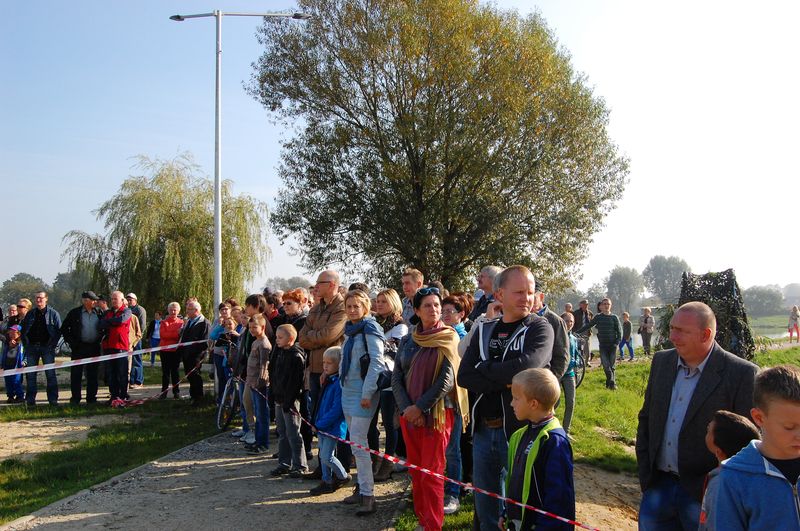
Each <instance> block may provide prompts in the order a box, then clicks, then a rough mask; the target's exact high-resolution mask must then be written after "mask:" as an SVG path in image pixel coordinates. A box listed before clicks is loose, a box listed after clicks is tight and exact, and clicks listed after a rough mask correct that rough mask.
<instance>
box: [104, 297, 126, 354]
mask: <svg viewBox="0 0 800 531" xmlns="http://www.w3.org/2000/svg"><path fill="white" fill-rule="evenodd" d="M131 315H132V314H131V310H130V308H128V307H127V306H125V307H122V308H119V309H118V310H108V311H107V312H106V313H105V314H103V317H102V318H101V319H100V329H101V330H103V331H105V336H104V337H103V343H102V347H103V349H104V350H105V349H109V350H111V349H114V350H123V351H125V350H130V339H129V333H130V327H131Z"/></svg>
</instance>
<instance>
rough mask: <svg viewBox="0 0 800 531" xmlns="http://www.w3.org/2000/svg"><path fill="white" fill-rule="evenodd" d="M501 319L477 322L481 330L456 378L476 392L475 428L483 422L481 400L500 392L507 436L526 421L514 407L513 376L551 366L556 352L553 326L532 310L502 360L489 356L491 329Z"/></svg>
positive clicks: (492, 329) (511, 340) (474, 335)
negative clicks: (512, 393)
mask: <svg viewBox="0 0 800 531" xmlns="http://www.w3.org/2000/svg"><path fill="white" fill-rule="evenodd" d="M498 322H500V319H499V318H498V319H492V320H489V321H484V322H481V323H480V324H476V325H475V326H477V327H478V330H477V331H476V332H475V333H474V334H473V336H472V340H471V341H470V344H469V347H467V351H466V352H465V353H464V358H463V359H462V360H461V366H460V367H459V370H458V377H457V379H456V382H457V383H458V385H460V386H461V387H464V388H465V389H467V390H469V391H471V392H473V393H475V394H476V398H475V402H474V403H473V405H472V415H471V418H472V419H473V422H472V429H473V431H474V430H475V424H476V423H477V422H480V421H481V419H480V418H479V417H480V415H477V416H476V413H477V411H478V407H477V406H478V403H479V402H480V401H481V400H482V399H483V398H484V395H486V394H487V393H492V394H493V395H494V394H497V393H499V394H500V395H501V397H500V399H501V401H502V406H503V429H504V431H505V436H506V439H508V438H509V437H511V434H512V433H514V432H515V431H516V430H518V429H520V428H521V427H523V426H524V425H525V421H519V420H517V418H516V417H515V416H514V411H513V410H512V409H511V379H512V378H514V376H515V375H516V374H517V373H519V372H521V371H524V370H525V369H533V368H550V359H551V357H552V355H553V327H552V326H550V323H548V322H547V320H546V319H545V318H544V317H539V316H538V315H536V314H534V313H532V314H530V315H528V317H526V318H525V319H524V320H523V321H522V322H521V323H520V325H519V326H518V327H517V329H516V330H515V331H514V333H513V334H512V335H511V339H510V340H509V342H508V345H507V346H506V350H505V352H504V353H503V356H502V358H501V359H500V360H499V361H495V360H490V359H489V340H490V339H491V338H492V331H494V327H495V326H497V323H498Z"/></svg>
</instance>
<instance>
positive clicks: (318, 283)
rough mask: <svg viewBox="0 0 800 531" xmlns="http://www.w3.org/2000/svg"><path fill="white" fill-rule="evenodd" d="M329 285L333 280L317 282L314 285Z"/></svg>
mask: <svg viewBox="0 0 800 531" xmlns="http://www.w3.org/2000/svg"><path fill="white" fill-rule="evenodd" d="M331 283H333V280H317V283H316V284H315V285H316V286H319V285H320V284H331Z"/></svg>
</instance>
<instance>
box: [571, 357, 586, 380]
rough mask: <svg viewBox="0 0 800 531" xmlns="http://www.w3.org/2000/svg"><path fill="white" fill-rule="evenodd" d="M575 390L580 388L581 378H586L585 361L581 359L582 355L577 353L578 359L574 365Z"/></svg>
mask: <svg viewBox="0 0 800 531" xmlns="http://www.w3.org/2000/svg"><path fill="white" fill-rule="evenodd" d="M574 370H575V389H577V388H578V387H580V385H581V382H583V377H584V376H586V361H585V360H584V359H583V354H582V353H580V352H578V359H577V360H576V363H575V369H574Z"/></svg>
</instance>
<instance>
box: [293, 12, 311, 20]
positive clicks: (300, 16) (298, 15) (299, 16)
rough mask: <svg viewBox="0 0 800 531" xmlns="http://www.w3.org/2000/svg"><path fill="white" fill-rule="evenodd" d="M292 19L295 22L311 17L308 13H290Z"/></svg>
mask: <svg viewBox="0 0 800 531" xmlns="http://www.w3.org/2000/svg"><path fill="white" fill-rule="evenodd" d="M292 18H293V19H296V20H308V19H310V18H311V15H309V14H308V13H300V12H298V13H292Z"/></svg>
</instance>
